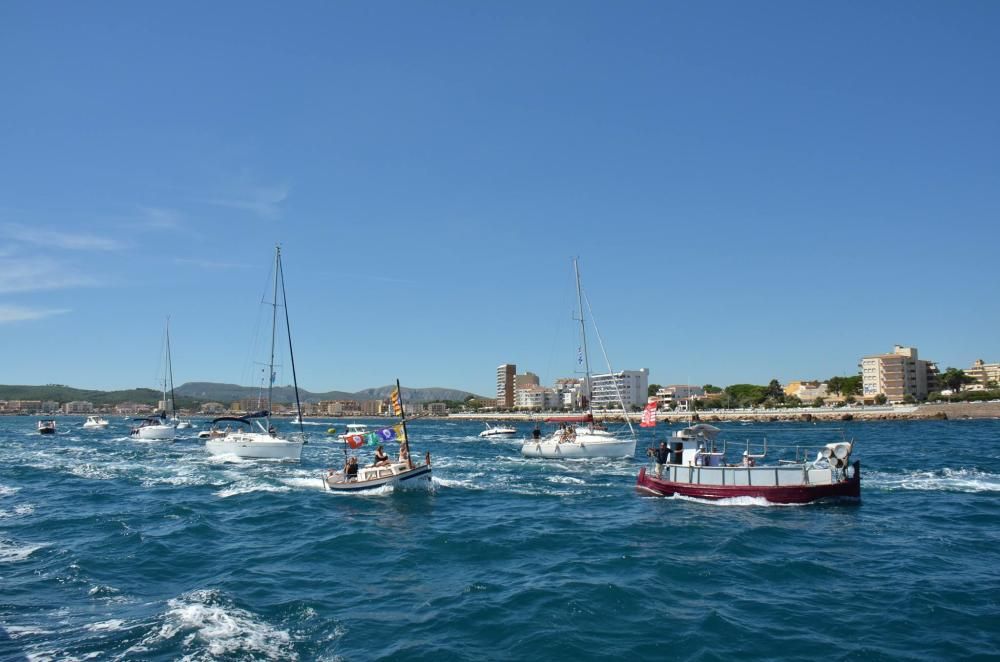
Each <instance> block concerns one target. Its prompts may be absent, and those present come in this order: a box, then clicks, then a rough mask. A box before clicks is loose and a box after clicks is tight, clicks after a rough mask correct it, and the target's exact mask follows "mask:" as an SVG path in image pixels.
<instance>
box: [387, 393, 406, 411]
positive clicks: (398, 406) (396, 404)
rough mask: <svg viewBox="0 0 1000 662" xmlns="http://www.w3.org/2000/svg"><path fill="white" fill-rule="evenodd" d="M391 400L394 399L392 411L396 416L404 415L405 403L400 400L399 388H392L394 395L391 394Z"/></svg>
mask: <svg viewBox="0 0 1000 662" xmlns="http://www.w3.org/2000/svg"><path fill="white" fill-rule="evenodd" d="M389 400H390V401H392V413H393V415H394V416H402V415H403V403H402V402H400V400H399V389H398V388H394V389H392V395H390V396H389Z"/></svg>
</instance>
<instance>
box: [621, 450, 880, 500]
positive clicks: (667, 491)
mask: <svg viewBox="0 0 1000 662" xmlns="http://www.w3.org/2000/svg"><path fill="white" fill-rule="evenodd" d="M853 466H854V475H853V476H851V477H850V478H848V479H845V480H841V481H838V482H834V483H825V484H818V485H705V484H699V483H685V482H678V481H668V480H662V479H658V478H656V476H653V475H650V474H649V473H647V472H646V467H643V468H642V469H640V470H639V477H638V479H637V480H636V491H637V492H639V493H640V494H643V495H646V496H664V497H665V496H674V495H680V496H686V497H691V498H694V499H708V500H712V501H717V500H719V499H733V498H738V497H751V498H757V499H764V500H766V501H768V502H770V503H783V504H801V503H811V502H813V501H819V500H824V499H860V498H861V463H860V462H859V461H855V462H854V465H853Z"/></svg>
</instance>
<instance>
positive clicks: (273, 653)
mask: <svg viewBox="0 0 1000 662" xmlns="http://www.w3.org/2000/svg"><path fill="white" fill-rule="evenodd" d="M178 637H181V638H182V639H181V643H182V648H183V650H184V653H185V658H186V659H193V658H203V657H204V656H205V655H206V654H207V655H209V656H211V657H213V658H217V657H228V658H239V659H244V658H247V659H268V660H297V659H298V654H297V653H296V652H295V649H294V648H293V647H292V637H291V635H290V634H289V633H288V632H286V631H285V630H281V629H278V628H275V627H272V626H271V625H268V624H267V623H266V622H264V621H263V620H261V619H259V618H257V617H256V616H255V615H254V614H252V613H251V612H249V611H247V610H245V609H241V608H239V607H236V606H233V605H231V604H227V602H226V601H224V600H223V599H222V598H221V596H220V595H219V593H218V592H217V591H214V590H201V591H195V592H193V593H189V594H185V595H182V596H180V597H179V598H174V599H172V600H170V601H168V602H167V611H166V613H165V614H164V615H163V623H162V625H160V628H159V629H158V630H157V631H155V632H152V633H150V634H148V635H147V636H146V637H144V638H143V639H142V641H140V642H139V643H138V644H136V645H135V646H133V647H132V648H130V649H129V650H128V651H126V653H127V654H140V656H141V653H143V652H145V651H148V650H149V646H152V645H156V644H159V643H160V642H165V641H170V640H173V639H176V638H178Z"/></svg>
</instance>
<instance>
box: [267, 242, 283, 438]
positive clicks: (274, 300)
mask: <svg viewBox="0 0 1000 662" xmlns="http://www.w3.org/2000/svg"><path fill="white" fill-rule="evenodd" d="M280 268H281V245H280V244H277V245H275V247H274V293H273V295H272V296H271V361H270V363H268V364H267V423H268V427H270V424H271V390H272V389H273V388H274V330H275V329H276V328H277V326H278V270H279V269H280Z"/></svg>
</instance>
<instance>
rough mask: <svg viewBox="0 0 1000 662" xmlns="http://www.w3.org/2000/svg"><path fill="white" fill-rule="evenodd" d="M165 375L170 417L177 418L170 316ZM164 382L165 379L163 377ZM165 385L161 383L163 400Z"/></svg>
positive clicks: (168, 318) (168, 320)
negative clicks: (167, 379)
mask: <svg viewBox="0 0 1000 662" xmlns="http://www.w3.org/2000/svg"><path fill="white" fill-rule="evenodd" d="M167 374H168V375H170V415H171V416H172V417H176V416H177V405H176V404H175V403H174V364H173V362H172V361H171V360H170V316H169V315H168V316H167ZM164 380H166V377H164ZM166 388H167V383H166V381H164V382H163V391H164V392H163V399H164V400H166V399H167V393H166Z"/></svg>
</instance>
